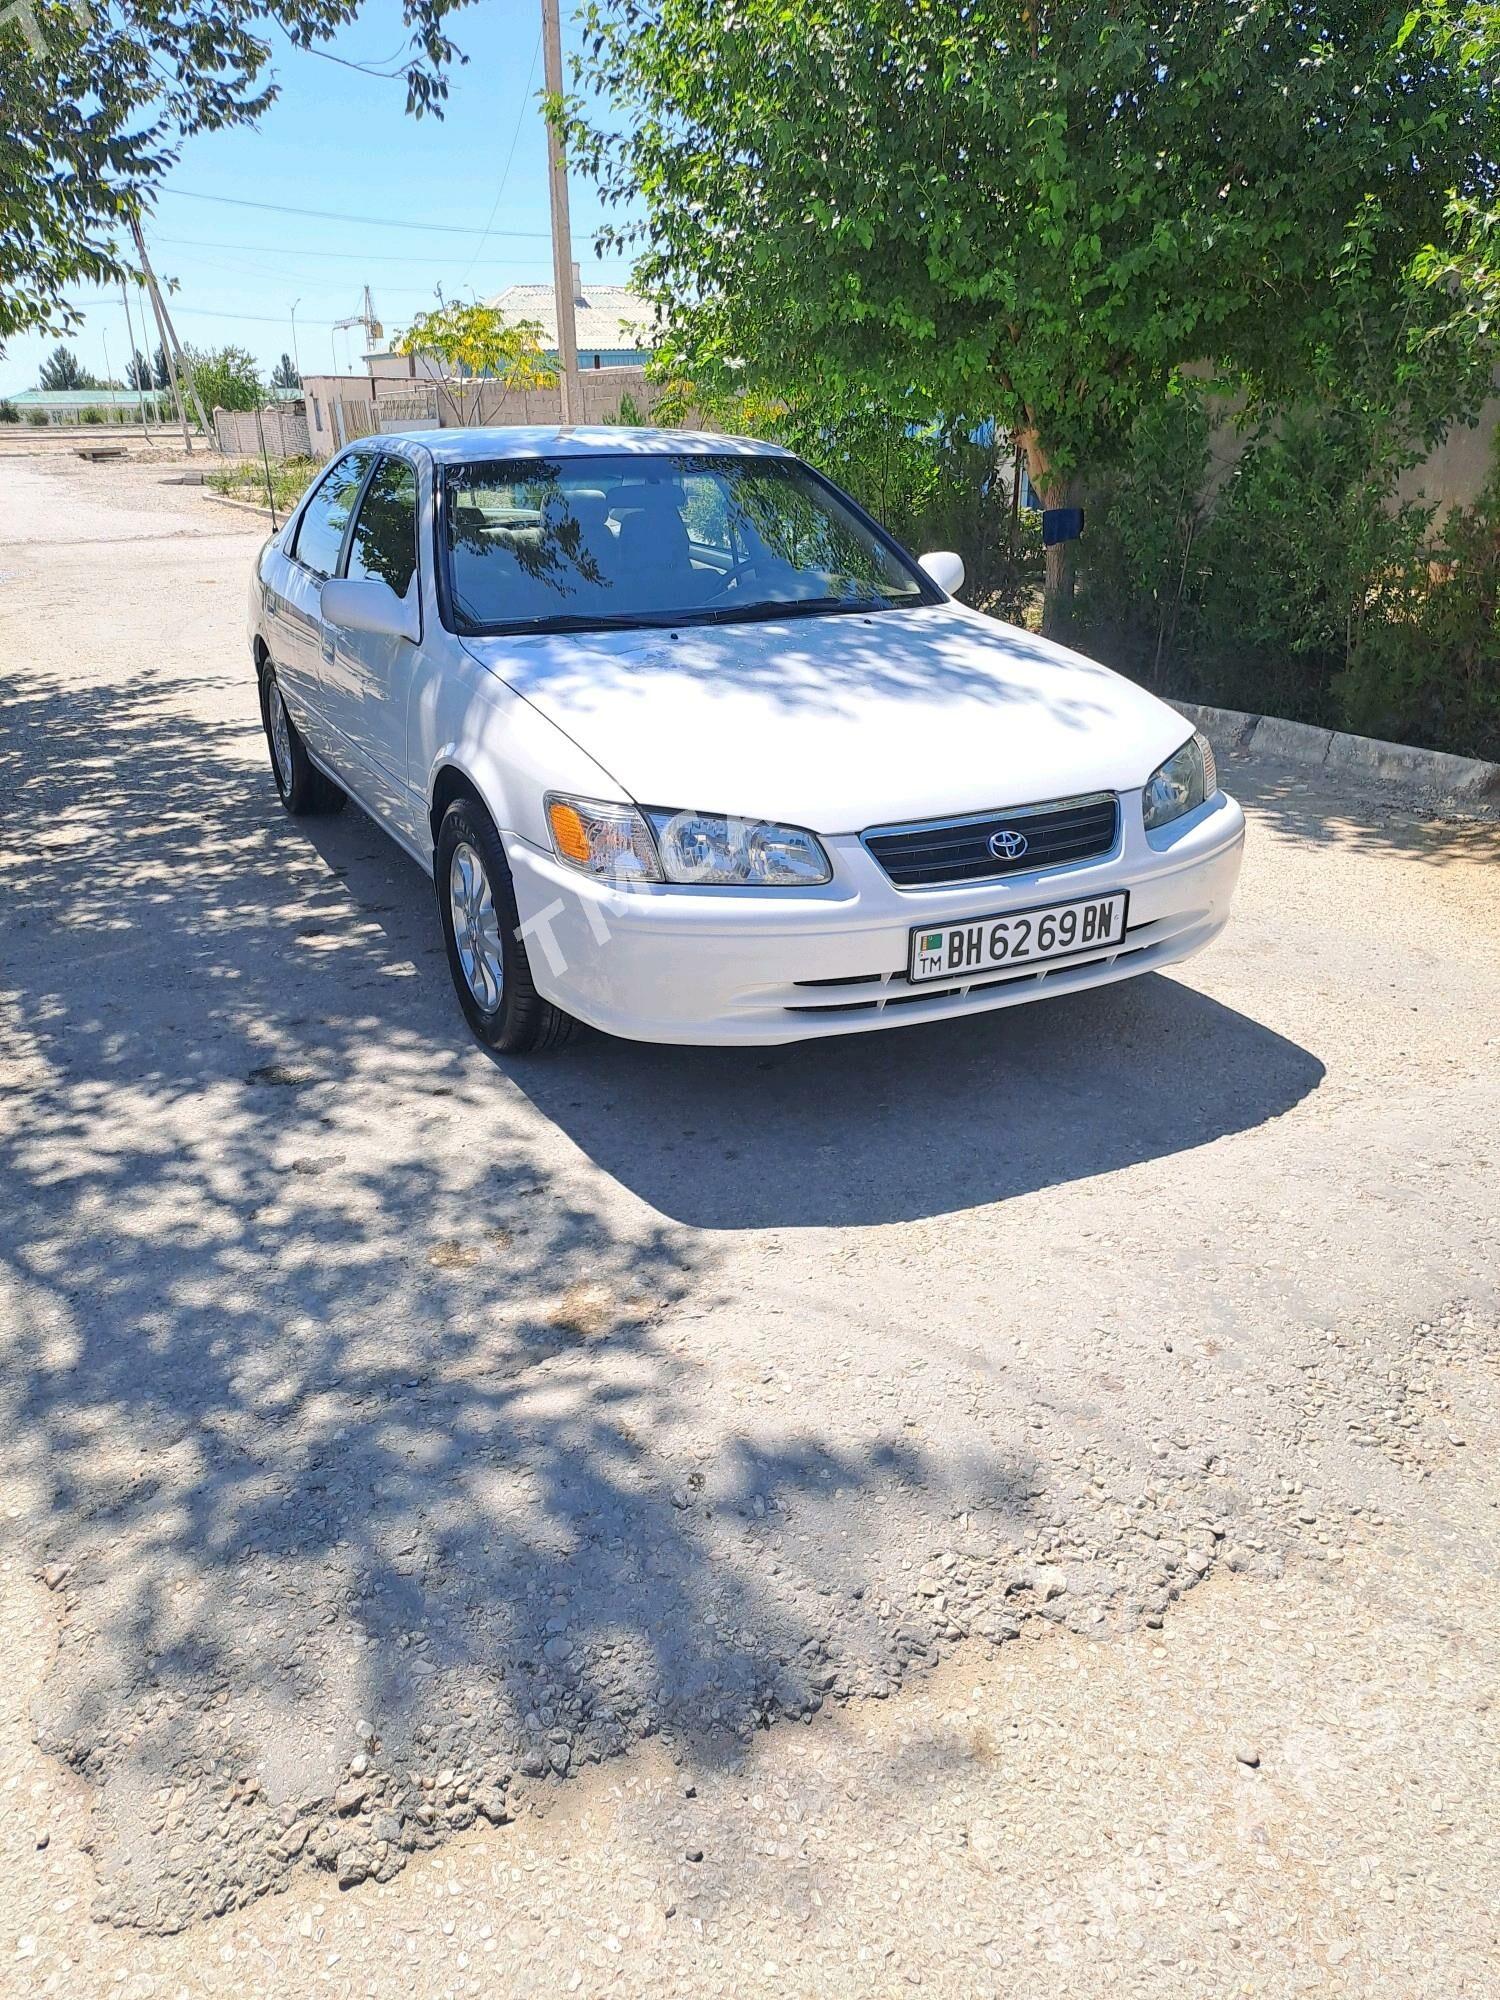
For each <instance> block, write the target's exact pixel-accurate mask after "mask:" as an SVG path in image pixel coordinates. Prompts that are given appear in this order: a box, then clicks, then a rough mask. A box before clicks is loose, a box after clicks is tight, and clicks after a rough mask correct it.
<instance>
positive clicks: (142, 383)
mask: <svg viewBox="0 0 1500 2000" xmlns="http://www.w3.org/2000/svg"><path fill="white" fill-rule="evenodd" d="M125 380H126V382H127V383H128V385H129V386H130V387H131V388H132V389H154V388H155V387H156V386H157V384H156V372H155V370H154V369H153V368H152V366H151V363H150V361H149V360H148V359H147V357H146V356H145V355H144V354H142V353H141V351H140V349H139V348H137V349H136V351H135V353H134V354H132V355H131V357H130V365H129V367H128V368H127V369H126V370H125Z"/></svg>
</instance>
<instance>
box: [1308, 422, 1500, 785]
mask: <svg viewBox="0 0 1500 2000" xmlns="http://www.w3.org/2000/svg"><path fill="white" fill-rule="evenodd" d="M1334 695H1335V699H1336V701H1337V704H1338V708H1339V712H1340V715H1341V717H1342V719H1343V720H1344V721H1345V722H1346V723H1347V726H1348V727H1349V728H1351V729H1354V730H1358V731H1360V732H1361V733H1363V734H1365V735H1369V736H1385V737H1392V738H1395V739H1397V740H1398V741H1402V742H1418V743H1430V744H1435V745H1437V746H1439V747H1441V748H1445V749H1454V750H1458V751H1460V752H1463V753H1466V754H1469V755H1473V756H1479V757H1489V758H1494V759H1500V455H1497V467H1496V471H1495V473H1494V474H1492V476H1491V478H1490V482H1489V485H1488V486H1487V487H1486V489H1485V491H1484V492H1483V493H1482V494H1481V495H1480V496H1479V498H1478V500H1477V501H1476V502H1475V504H1474V505H1473V506H1472V507H1456V508H1454V509H1452V510H1451V512H1450V513H1449V514H1448V516H1447V518H1446V519H1445V520H1444V521H1443V523H1442V525H1441V527H1440V528H1439V530H1438V531H1437V533H1436V534H1434V535H1432V536H1430V537H1428V538H1427V539H1426V540H1425V541H1424V544H1423V546H1422V547H1421V548H1419V549H1416V550H1414V551H1412V552H1411V553H1410V554H1408V555H1407V556H1406V557H1405V559H1404V560H1402V561H1400V562H1398V563H1392V564H1391V565H1390V566H1389V567H1388V568H1387V570H1386V571H1385V572H1384V574H1383V575H1382V576H1381V578H1380V579H1379V582H1378V585H1377V588H1376V592H1375V595H1374V599H1373V602H1372V604H1371V607H1370V610H1369V613H1368V615H1367V616H1366V617H1365V619H1364V621H1363V623H1362V625H1361V628H1360V631H1359V634H1358V636H1357V638H1356V641H1355V643H1354V645H1353V647H1352V649H1351V651H1350V656H1349V663H1348V665H1347V666H1346V667H1345V668H1344V670H1343V672H1342V673H1340V674H1339V675H1338V676H1337V677H1336V678H1335V681H1334Z"/></svg>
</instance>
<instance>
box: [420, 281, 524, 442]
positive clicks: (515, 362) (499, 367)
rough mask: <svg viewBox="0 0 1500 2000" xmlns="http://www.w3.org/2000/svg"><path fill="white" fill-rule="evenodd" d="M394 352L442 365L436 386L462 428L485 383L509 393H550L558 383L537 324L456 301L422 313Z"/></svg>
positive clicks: (474, 410)
mask: <svg viewBox="0 0 1500 2000" xmlns="http://www.w3.org/2000/svg"><path fill="white" fill-rule="evenodd" d="M396 352H397V353H398V354H419V355H423V356H425V357H426V358H427V359H429V360H432V361H438V362H440V363H441V364H442V366H443V369H444V371H445V372H444V373H443V374H442V375H441V376H439V377H438V378H437V388H438V391H439V393H440V394H441V396H442V397H443V400H444V401H445V402H446V403H447V404H448V405H449V407H450V408H451V409H452V411H453V414H454V420H455V422H457V423H460V424H467V423H472V422H473V421H474V419H475V417H476V416H477V414H478V411H479V405H480V397H481V394H482V391H483V388H484V383H485V381H486V380H489V381H494V382H499V383H500V384H501V385H502V387H504V388H506V389H550V388H551V387H552V385H553V384H554V383H555V382H556V380H557V375H556V372H555V371H554V369H553V368H552V365H551V363H550V362H549V361H548V360H547V357H546V355H545V353H544V352H543V351H542V329H541V327H540V326H538V325H537V323H536V321H535V320H530V319H523V320H516V321H514V322H510V323H507V321H506V319H505V316H504V314H503V313H499V312H497V311H496V310H495V308H494V307H493V306H481V305H462V304H459V303H457V302H455V303H454V304H452V305H447V306H443V307H442V308H441V309H440V310H439V311H437V312H425V313H420V314H419V315H418V316H417V318H416V319H414V320H413V321H412V323H411V325H410V326H409V327H408V328H407V329H406V331H405V333H403V334H402V335H401V337H400V338H399V340H398V341H397V342H396Z"/></svg>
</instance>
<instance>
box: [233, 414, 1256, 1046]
mask: <svg viewBox="0 0 1500 2000" xmlns="http://www.w3.org/2000/svg"><path fill="white" fill-rule="evenodd" d="M962 580H963V565H962V563H961V562H960V560H959V559H958V557H957V556H954V555H951V554H939V555H927V556H923V557H922V558H921V560H920V561H914V560H913V559H912V558H911V557H910V556H908V555H907V554H906V553H905V552H904V551H903V550H902V549H901V548H900V547H898V545H897V544H896V543H895V542H894V541H892V539H891V538H890V536H889V535H887V534H886V533H885V532H884V531H883V530H882V529H881V528H880V527H879V526H878V525H877V524H876V523H875V522H874V521H873V520H871V519H870V517H869V516H868V515H867V514H865V513H864V512H863V511H862V510H861V509H860V508H859V507H857V506H856V505H855V504H854V502H853V501H852V500H850V499H849V498H848V497H847V496H846V495H844V494H843V493H841V492H840V491H839V490H838V489H837V488H836V487H834V486H833V485H831V484H830V483H829V482H828V481H827V480H826V479H824V478H822V477H821V476H820V475H819V474H818V473H816V472H814V471H812V470H811V469H810V468H809V467H808V466H806V465H804V464H803V463H802V462H801V460H799V459H797V458H795V457H793V456H792V455H791V454H790V453H788V452H785V451H782V450H779V449H778V448H777V447H775V446H773V445H767V444H761V443H756V442H753V441H750V440H744V439H737V438H725V437H712V436H698V435H689V434H684V433H676V432H658V431H632V430H614V429H601V430H581V429H573V430H569V429H564V430H557V429H546V430H470V431H438V432H431V433H424V434H420V435H419V434H412V435H406V436H386V437H378V438H370V439H365V440H363V441H361V442H360V443H357V444H355V445H353V446H351V447H350V448H349V449H348V450H346V451H345V452H343V453H342V454H341V455H340V456H339V457H338V458H337V459H336V460H335V461H334V462H333V464H332V465H331V466H330V467H329V468H328V470H327V471H326V472H324V473H323V474H322V476H321V477H320V478H319V479H318V480H317V481H316V483H315V484H314V485H313V486H312V487H311V488H310V489H309V491H308V493H307V494H306V495H305V496H304V497H303V499H302V500H301V502H300V503H299V504H298V506H297V508H296V510H295V511H294V513H293V514H292V515H291V517H290V519H289V520H288V521H287V522H286V523H285V525H284V526H283V527H282V528H281V529H280V531H279V532H278V533H277V534H275V535H273V536H272V538H271V540H270V541H269V542H268V543H267V544H266V546H265V548H264V550H263V551H262V553H261V556H260V559H259V561H258V563H257V565H256V571H255V576H254V580H253V585H252V590H251V602H250V637H251V645H252V649H253V654H254V660H255V669H256V674H257V678H258V681H259V687H260V700H261V713H262V716H263V718H264V721H265V726H266V736H267V740H268V742H269V745H270V752H271V765H272V769H273V771H274V773H275V778H276V784H277V788H278V790H279V791H280V794H281V797H282V800H283V802H284V803H285V805H286V806H287V808H288V810H289V811H291V812H294V813H307V812H319V811H324V812H326V811H331V810H335V809H337V808H338V807H339V806H341V805H342V804H343V803H344V799H345V797H346V796H347V797H349V798H352V799H354V800H355V801H356V803H357V804H358V805H360V806H361V807H362V808H363V809H364V810H365V811H366V812H367V813H368V814H369V815H370V816H371V817H372V818H373V819H374V820H376V821H377V823H378V824H379V825H380V826H382V827H384V828H385V830H386V831H387V832H388V833H389V834H390V835H391V837H392V838H393V839H394V840H396V841H398V842H399V843H400V844H401V846H402V847H404V848H405V849H406V850H407V851H408V852H409V853H410V854H411V855H412V856H413V857H414V859H415V860H416V861H417V862H418V863H419V864H420V865H421V867H422V868H423V869H424V870H430V871H431V874H432V877H433V880H434V882H435V885H436V889H437V903H438V911H439V915H440V918H441V922H442V926H443V935H444V937H445V939H446V942H447V948H448V958H449V963H450V965H451V968H452V972H453V980H454V984H455V987H456V988H457V991H458V997H459V1000H460V1002H461V1004H462V1006H463V1009H464V1012H465V1014H466V1015H467V1017H468V1020H469V1023H470V1025H471V1026H472V1028H473V1030H474V1032H475V1034H476V1035H478V1036H479V1038H480V1039H481V1040H482V1041H484V1042H486V1043H488V1044H489V1045H491V1046H492V1047H495V1048H501V1049H526V1048H537V1047H542V1046H545V1045H549V1044H553V1043H556V1042H559V1041H561V1040H562V1039H563V1037H564V1036H565V1035H566V1034H567V1033H568V1031H569V1030H570V1029H571V1027H572V1025H573V1023H574V1021H576V1020H583V1021H588V1022H591V1023H592V1024H593V1025H594V1026H595V1027H598V1028H603V1029H606V1030H608V1031H609V1032H610V1033H612V1034H616V1035H627V1036H633V1037H636V1038H638V1039H640V1040H645V1041H662V1042H709V1043H772V1042H788V1041H794V1040H800V1039H803V1038H806V1037H809V1036H816V1035H835V1034H848V1033H850V1032H851V1031H857V1030H860V1029H865V1028H884V1027H894V1026H896V1025H898V1024H900V1023H902V1022H915V1021H932V1020H940V1019H944V1018H947V1017H949V1016H953V1015H959V1014H970V1013H975V1012H979V1011H982V1010H985V1009H988V1008H994V1007H1011V1006H1015V1005H1017V1004H1018V1003H1020V1002H1022V1001H1027V1000H1039V999H1042V998H1043V997H1045V996H1047V995H1050V994H1055V993H1067V992H1073V991H1076V990H1077V989H1078V988H1080V987H1085V986H1098V985H1103V984H1104V983H1106V982H1107V981H1110V980H1117V979H1126V978H1129V977H1130V976H1132V975H1133V974H1135V973H1140V972H1148V971H1152V970H1154V969H1156V968H1157V967H1159V966H1163V965H1170V964H1172V963H1174V962H1175V961H1177V960H1180V959H1184V958H1186V957H1188V955H1189V954H1190V953H1192V952H1195V951H1197V950H1198V949H1199V948H1200V947H1201V946H1203V945H1205V944H1207V943H1208V941H1209V939H1210V938H1212V937H1213V936H1214V935H1215V934H1216V933H1217V932H1218V931H1219V929H1220V928H1221V927H1222V926H1223V924H1224V922H1225V920H1226V918H1227V916H1228V914H1229V905H1230V899H1231V896H1232V895H1233V891H1234V886H1235V881H1236V878H1237V877H1238V874H1239V867H1240V852H1241V847H1242V845H1243V840H1244V818H1243V815H1242V814H1241V812H1240V809H1239V807H1238V806H1237V805H1236V804H1235V803H1234V801H1233V800H1232V799H1230V798H1228V797H1226V795H1225V794H1224V793H1223V792H1221V791H1220V790H1219V788H1218V783H1217V780H1216V777H1215V773H1214V761H1213V753H1212V751H1211V750H1210V749H1209V746H1208V744H1207V743H1206V742H1205V741H1204V739H1203V738H1202V737H1201V736H1198V735H1195V734H1193V733H1192V732H1191V731H1190V730H1189V729H1188V727H1187V725H1186V724H1185V723H1184V721H1183V719H1182V717H1181V716H1179V715H1178V714H1176V713H1175V712H1174V711H1173V710H1172V709H1170V708H1168V707H1167V706H1166V705H1165V704H1164V703H1162V702H1160V701H1158V700H1156V699H1155V697H1154V696H1152V695H1149V694H1146V693H1145V692H1143V691H1142V690H1141V689H1140V688H1138V687H1135V686H1133V685H1132V684H1131V682H1129V681H1127V680H1123V679H1122V678H1121V677H1120V676H1119V675H1118V674H1115V673H1112V672H1110V671H1109V669H1108V668H1106V667H1102V666H1100V665H1098V664H1097V663H1096V662H1094V661H1092V660H1088V659H1085V658H1083V657H1082V656H1081V655H1079V654H1077V653H1073V652H1069V651H1067V650H1065V649H1064V648H1062V647H1060V646H1056V645H1053V644H1050V643H1049V642H1048V641H1047V640H1045V639H1041V638H1037V637H1036V636H1034V635H1033V634H1031V633H1029V632H1024V631H1021V630H1018V629H1017V628H1016V627H1014V626H1011V625H1006V624H1002V623H1000V622H999V621H998V620H996V619H993V618H988V617H985V616H983V615H982V614H981V613H979V612H977V611H972V610H970V609H968V608H967V607H966V606H964V605H962V604H960V603H958V602H956V601H955V599H954V597H953V595H952V593H953V592H954V591H956V590H957V589H958V588H959V586H960V584H961V583H962Z"/></svg>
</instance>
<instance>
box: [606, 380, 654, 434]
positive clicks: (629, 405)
mask: <svg viewBox="0 0 1500 2000" xmlns="http://www.w3.org/2000/svg"><path fill="white" fill-rule="evenodd" d="M604 421H605V422H606V423H607V424H625V425H627V426H629V427H631V428H635V427H637V426H639V425H641V424H643V423H644V422H645V421H646V419H645V418H644V417H643V416H642V415H641V406H640V404H639V403H637V401H636V400H635V397H634V396H632V395H631V393H630V391H629V390H628V389H627V390H626V391H625V393H624V395H623V396H621V398H620V407H619V409H617V410H616V411H615V413H614V415H613V416H608V417H606V418H605V419H604Z"/></svg>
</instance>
